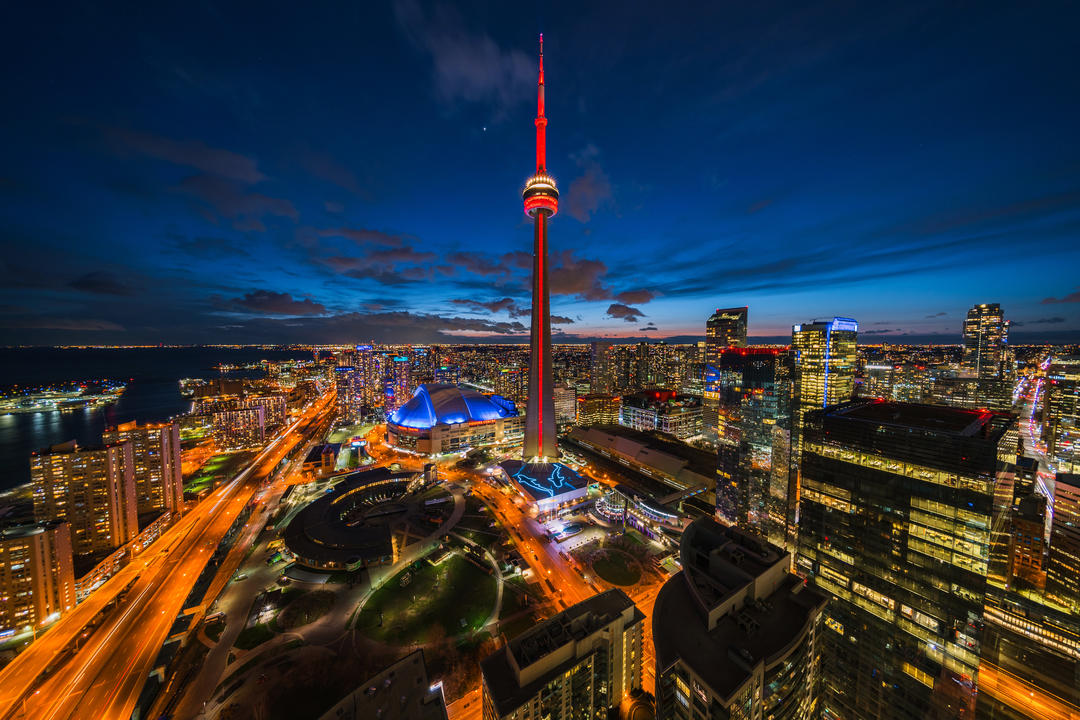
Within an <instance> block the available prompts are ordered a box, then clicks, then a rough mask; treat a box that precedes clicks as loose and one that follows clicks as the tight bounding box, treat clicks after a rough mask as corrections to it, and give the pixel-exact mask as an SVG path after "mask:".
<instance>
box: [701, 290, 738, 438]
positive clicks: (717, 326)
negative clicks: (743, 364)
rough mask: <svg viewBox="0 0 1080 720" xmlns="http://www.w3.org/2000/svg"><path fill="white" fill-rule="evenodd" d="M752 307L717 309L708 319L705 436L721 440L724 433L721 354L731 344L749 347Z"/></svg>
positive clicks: (704, 372)
mask: <svg viewBox="0 0 1080 720" xmlns="http://www.w3.org/2000/svg"><path fill="white" fill-rule="evenodd" d="M748 311H749V308H746V307H741V308H727V309H720V308H717V309H716V312H714V313H713V314H712V315H711V316H709V319H708V320H706V321H705V357H704V366H703V379H704V386H705V394H704V404H703V415H702V417H703V421H704V425H705V428H704V430H705V435H706V437H710V438H712V439H714V440H715V439H717V438H718V437H719V435H720V432H721V428H720V417H719V414H720V407H719V406H720V395H719V393H720V389H719V382H720V378H719V374H718V373H719V369H718V368H719V363H720V353H721V352H723V351H724V350H725V349H727V348H729V347H746V315H747V312H748Z"/></svg>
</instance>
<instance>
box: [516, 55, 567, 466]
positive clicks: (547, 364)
mask: <svg viewBox="0 0 1080 720" xmlns="http://www.w3.org/2000/svg"><path fill="white" fill-rule="evenodd" d="M521 196H522V199H524V201H525V212H526V213H527V214H528V215H529V217H531V218H532V219H533V284H532V291H533V292H532V338H531V342H530V346H529V350H530V353H529V405H528V408H527V409H526V412H525V440H524V443H523V444H522V459H523V460H524V461H525V462H529V461H530V460H532V459H534V458H547V459H550V460H554V459H555V458H557V457H558V456H559V448H558V446H557V444H556V441H555V440H556V438H555V401H554V399H553V397H552V393H551V391H552V376H551V306H550V302H549V300H548V246H547V245H548V243H547V221H548V218H550V217H552V216H553V215H555V212H556V211H557V210H558V209H559V191H558V190H557V189H556V187H555V180H554V179H553V178H551V177H549V176H548V174H547V118H545V117H544V36H543V35H541V36H540V77H539V80H538V81H537V92H536V174H535V175H533V176H532V177H531V178H529V181H528V182H527V183H526V184H525V190H524V191H523V192H522V193H521Z"/></svg>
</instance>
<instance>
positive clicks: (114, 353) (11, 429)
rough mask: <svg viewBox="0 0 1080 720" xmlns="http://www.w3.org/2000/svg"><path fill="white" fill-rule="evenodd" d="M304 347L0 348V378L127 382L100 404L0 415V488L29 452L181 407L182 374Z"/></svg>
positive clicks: (13, 480) (299, 354)
mask: <svg viewBox="0 0 1080 720" xmlns="http://www.w3.org/2000/svg"><path fill="white" fill-rule="evenodd" d="M310 357H311V353H310V352H308V351H305V350H263V349H259V348H240V349H230V348H203V347H191V348H124V349H118V350H104V349H62V348H7V349H0V385H3V386H5V387H7V386H10V385H15V384H18V385H31V386H39V385H48V384H53V383H62V382H66V381H70V380H100V379H109V380H124V381H126V382H127V383H128V386H127V390H126V391H125V392H124V394H123V396H122V397H121V398H120V400H119V401H118V402H117V403H115V404H113V405H110V406H108V407H107V408H104V409H86V410H76V411H73V412H64V413H61V412H51V413H20V414H17V415H0V490H6V489H8V488H12V487H15V486H16V485H21V484H23V483H26V482H29V481H30V453H31V452H32V451H34V450H38V449H41V448H45V447H49V446H50V445H55V444H57V443H61V442H65V441H67V440H77V441H78V442H79V443H80V444H83V445H96V444H98V443H100V442H101V433H102V431H103V430H104V429H105V426H106V425H115V424H117V423H122V422H128V421H129V420H137V421H138V422H140V423H143V422H156V421H161V420H167V419H168V418H170V417H173V416H175V415H179V414H181V413H184V412H187V410H188V408H189V406H190V400H188V399H187V398H185V397H183V396H182V395H181V394H180V386H179V380H180V379H181V378H185V377H204V378H210V377H216V376H220V375H221V373H220V372H219V371H217V370H215V369H214V366H215V365H217V364H219V363H230V364H236V365H240V364H245V363H251V362H258V361H259V360H278V361H280V360H288V359H292V358H295V359H309V358H310Z"/></svg>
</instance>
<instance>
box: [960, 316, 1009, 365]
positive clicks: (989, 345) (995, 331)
mask: <svg viewBox="0 0 1080 720" xmlns="http://www.w3.org/2000/svg"><path fill="white" fill-rule="evenodd" d="M1008 342H1009V323H1007V322H1005V315H1004V313H1002V311H1001V306H1000V305H998V304H997V303H982V304H981V305H976V306H975V307H973V308H971V309H970V310H968V312H967V318H966V319H965V320H964V366H965V367H966V368H967V369H968V370H969V371H971V372H972V373H974V374H975V376H976V377H978V378H980V379H982V380H996V379H1000V378H1001V377H1002V373H1003V370H1004V362H1005V346H1006V344H1007V343H1008Z"/></svg>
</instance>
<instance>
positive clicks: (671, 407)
mask: <svg viewBox="0 0 1080 720" xmlns="http://www.w3.org/2000/svg"><path fill="white" fill-rule="evenodd" d="M622 404H623V405H629V406H630V407H636V408H642V409H646V408H647V409H654V410H663V411H665V412H685V411H687V410H691V409H694V408H700V407H701V398H699V397H695V396H694V395H680V394H679V393H677V392H675V391H674V390H668V389H664V388H655V389H651V390H641V391H638V392H635V393H627V394H626V395H623V396H622Z"/></svg>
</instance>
